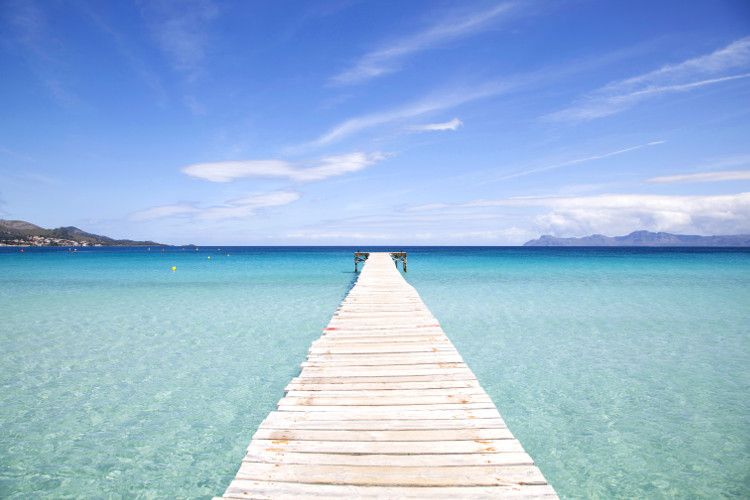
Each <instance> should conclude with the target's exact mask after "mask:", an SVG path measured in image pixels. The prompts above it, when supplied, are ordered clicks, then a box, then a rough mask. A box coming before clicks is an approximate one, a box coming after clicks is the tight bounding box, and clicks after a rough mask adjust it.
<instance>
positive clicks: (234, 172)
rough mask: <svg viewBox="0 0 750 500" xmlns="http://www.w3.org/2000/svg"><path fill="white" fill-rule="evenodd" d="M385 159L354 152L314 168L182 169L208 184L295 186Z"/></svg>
mask: <svg viewBox="0 0 750 500" xmlns="http://www.w3.org/2000/svg"><path fill="white" fill-rule="evenodd" d="M384 158H386V155H385V154H383V153H377V152H376V153H362V152H355V153H349V154H343V155H336V156H327V157H324V158H321V159H320V160H319V161H318V162H317V163H316V164H314V165H313V166H301V165H296V164H294V163H290V162H287V161H284V160H240V161H220V162H211V163H195V164H193V165H188V166H187V167H184V168H183V169H182V172H183V173H184V174H187V175H189V176H191V177H196V178H198V179H204V180H207V181H211V182H231V181H233V180H235V179H241V178H243V177H278V178H284V179H289V180H291V181H296V182H308V181H319V180H322V179H326V178H328V177H334V176H338V175H343V174H347V173H351V172H357V171H359V170H363V169H365V168H367V167H369V166H370V165H373V164H375V163H377V162H379V161H381V160H383V159H384Z"/></svg>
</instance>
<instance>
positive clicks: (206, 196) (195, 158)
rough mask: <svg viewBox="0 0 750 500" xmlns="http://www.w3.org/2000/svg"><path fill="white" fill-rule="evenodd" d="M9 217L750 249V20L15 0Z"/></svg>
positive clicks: (230, 231)
mask: <svg viewBox="0 0 750 500" xmlns="http://www.w3.org/2000/svg"><path fill="white" fill-rule="evenodd" d="M0 75H2V76H1V77H0V106H1V108H2V113H0V217H3V218H11V219H23V220H28V221H30V222H34V223H36V224H39V225H42V226H45V227H54V226H60V225H76V226H79V227H81V228H84V229H86V230H88V231H92V232H97V233H101V234H107V235H110V236H114V237H130V238H138V239H141V238H143V239H145V238H148V239H153V240H157V241H162V242H168V243H178V244H181V243H196V244H224V245H229V244H261V245H266V244H267V245H272V244H320V245H324V244H353V245H367V244H373V245H375V244H378V245H387V244H395V245H406V244H423V245H430V244H472V245H475V244H487V245H506V244H520V243H523V242H524V241H526V240H527V239H530V238H533V237H537V236H538V235H540V234H554V235H559V236H579V235H584V234H590V233H595V232H598V233H604V234H608V235H616V234H624V233H627V232H630V231H632V230H636V229H650V230H663V231H671V232H680V233H697V234H730V233H750V3H748V2H747V1H744V0H741V1H734V2H733V1H717V0H710V1H700V0H693V1H690V2H684V1H673V2H672V1H657V2H653V1H637V0H629V1H608V2H599V1H594V0H591V1H586V0H578V1H573V0H571V1H538V2H536V1H519V2H513V1H510V2H481V1H477V2H441V1H424V2H420V1H411V2H399V1H394V2H381V1H379V2H356V1H324V2H312V1H310V2H280V1H273V2H270V1H269V2H261V1H254V2H244V1H237V2H219V1H210V0H203V1H184V2H166V1H158V0H157V1H135V2H129V1H121V2H101V1H91V2H87V1H65V2H63V1H55V0H45V1H38V2H34V1H33V0H20V1H8V0H2V1H1V2H0Z"/></svg>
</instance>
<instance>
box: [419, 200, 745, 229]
mask: <svg viewBox="0 0 750 500" xmlns="http://www.w3.org/2000/svg"><path fill="white" fill-rule="evenodd" d="M494 207H505V208H537V209H539V208H541V209H543V210H546V212H544V213H542V214H538V213H537V214H536V215H533V216H531V217H532V219H531V221H530V224H533V225H534V226H535V227H536V228H538V229H539V231H541V232H545V233H551V234H554V235H558V236H581V235H587V234H592V233H604V234H624V233H627V232H631V231H634V230H638V229H647V230H652V231H668V232H676V233H698V234H736V233H750V193H738V194H730V195H715V196H700V195H695V196H676V195H646V194H602V195H596V196H579V197H525V198H523V197H521V198H504V199H497V200H474V201H471V202H468V203H463V204H459V205H449V204H432V205H429V206H422V207H415V208H414V210H442V209H446V208H452V209H456V208H463V209H490V208H494Z"/></svg>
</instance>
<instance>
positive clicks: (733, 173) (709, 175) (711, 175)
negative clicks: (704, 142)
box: [647, 170, 750, 184]
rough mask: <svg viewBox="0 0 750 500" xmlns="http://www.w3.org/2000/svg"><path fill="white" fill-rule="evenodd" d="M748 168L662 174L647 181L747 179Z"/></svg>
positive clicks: (748, 175) (662, 182)
mask: <svg viewBox="0 0 750 500" xmlns="http://www.w3.org/2000/svg"><path fill="white" fill-rule="evenodd" d="M748 180H750V170H726V171H723V172H700V173H696V174H678V175H663V176H660V177H653V178H651V179H648V181H647V182H651V183H655V184H671V183H674V182H720V181H748Z"/></svg>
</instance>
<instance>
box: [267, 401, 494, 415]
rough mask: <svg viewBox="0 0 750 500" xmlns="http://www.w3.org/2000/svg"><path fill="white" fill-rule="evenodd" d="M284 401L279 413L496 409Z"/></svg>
mask: <svg viewBox="0 0 750 500" xmlns="http://www.w3.org/2000/svg"><path fill="white" fill-rule="evenodd" d="M283 401H284V400H283V399H282V400H281V401H279V405H278V408H277V409H278V410H279V411H303V412H304V411H307V412H329V411H338V412H345V411H351V412H363V411H364V412H367V411H370V410H372V409H377V410H379V411H382V412H384V413H385V412H397V413H398V412H402V411H404V410H410V409H412V408H420V409H422V411H431V410H482V409H492V408H494V407H495V405H494V404H493V403H492V402H488V403H441V404H422V405H392V406H385V405H382V406H381V405H373V406H354V405H351V406H350V405H345V404H344V405H341V404H340V405H309V406H300V405H295V404H286V403H284V402H283Z"/></svg>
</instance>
